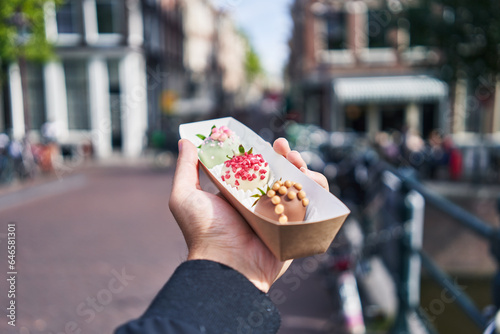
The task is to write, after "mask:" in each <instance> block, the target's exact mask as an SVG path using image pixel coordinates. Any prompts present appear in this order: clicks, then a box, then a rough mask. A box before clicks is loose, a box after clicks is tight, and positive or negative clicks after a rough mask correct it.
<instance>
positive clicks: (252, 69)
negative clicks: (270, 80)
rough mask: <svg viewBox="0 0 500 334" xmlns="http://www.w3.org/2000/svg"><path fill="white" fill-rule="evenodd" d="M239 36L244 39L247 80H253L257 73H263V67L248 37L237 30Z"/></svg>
mask: <svg viewBox="0 0 500 334" xmlns="http://www.w3.org/2000/svg"><path fill="white" fill-rule="evenodd" d="M239 34H240V36H241V37H242V38H243V39H244V40H245V44H246V53H245V73H246V76H247V80H248V81H253V80H254V79H255V78H257V77H258V76H259V75H261V74H263V73H264V68H263V67H262V63H261V61H260V57H259V55H258V54H257V52H256V51H255V49H254V47H253V45H252V43H251V42H250V38H249V37H248V35H247V34H246V33H245V32H244V31H243V30H240V31H239Z"/></svg>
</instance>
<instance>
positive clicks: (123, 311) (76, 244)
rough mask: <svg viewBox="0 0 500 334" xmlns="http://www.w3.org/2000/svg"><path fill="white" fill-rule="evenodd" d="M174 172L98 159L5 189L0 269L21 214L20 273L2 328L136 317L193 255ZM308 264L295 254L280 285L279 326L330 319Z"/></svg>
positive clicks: (1, 287) (35, 329) (83, 325)
mask: <svg viewBox="0 0 500 334" xmlns="http://www.w3.org/2000/svg"><path fill="white" fill-rule="evenodd" d="M172 174H173V171H172V170H163V171H158V170H153V169H151V168H149V167H148V166H144V165H139V166H134V167H112V166H107V167H99V168H98V167H91V168H86V169H84V170H80V171H78V172H73V173H70V174H67V175H64V177H63V178H62V179H61V180H48V181H45V182H41V183H40V184H38V185H35V186H31V187H28V188H25V189H21V190H17V191H15V192H10V193H9V192H8V193H4V194H3V195H1V196H0V217H1V220H0V248H1V250H0V255H1V258H0V272H3V273H4V274H3V275H1V276H5V275H6V272H7V271H8V269H7V263H6V260H7V259H6V250H5V249H4V248H6V241H7V235H6V233H7V224H8V223H9V222H15V224H16V233H17V246H18V251H17V268H16V269H17V272H18V274H17V287H16V290H17V291H16V294H17V295H16V303H17V304H16V305H17V323H16V325H17V326H16V327H15V328H12V327H11V326H8V325H7V324H6V316H5V312H6V311H5V307H4V306H6V305H7V303H8V300H7V293H6V291H7V285H6V283H5V280H3V279H2V281H1V283H0V305H1V309H2V310H3V311H0V313H1V314H0V332H1V333H7V334H11V333H16V334H17V333H23V334H28V333H29V334H41V333H43V334H49V333H54V334H55V333H57V334H59V333H82V334H84V333H92V334H93V333H96V334H102V333H112V331H113V329H114V328H115V327H116V326H118V325H119V324H121V323H123V322H125V321H127V320H129V319H131V318H135V317H137V316H139V315H140V314H141V313H142V312H143V311H144V310H145V308H146V307H147V306H148V304H149V302H150V301H151V299H152V298H153V297H154V295H155V294H156V292H157V291H158V290H159V289H160V288H161V286H162V285H163V284H164V283H165V281H166V280H167V279H168V277H169V276H170V275H171V274H172V272H173V270H174V269H175V267H176V266H177V265H178V264H179V263H180V262H181V261H182V260H183V259H184V258H185V256H186V248H185V246H184V242H183V239H182V235H181V233H180V231H179V230H178V228H177V226H176V224H175V221H174V219H173V217H172V215H171V214H170V212H169V210H168V206H167V202H168V195H169V193H170V187H171V180H172ZM202 184H208V181H207V180H205V181H202ZM308 265H310V264H308V263H306V262H304V261H297V262H296V263H295V267H294V268H295V269H294V270H295V271H292V272H291V273H289V274H288V276H287V280H285V281H281V282H279V283H277V284H276V285H275V287H274V290H273V291H275V293H274V298H275V299H276V301H277V302H278V304H279V308H280V310H281V311H282V316H283V327H282V330H281V331H280V333H281V334H294V333H302V334H307V333H311V334H313V333H326V332H327V329H328V328H331V323H330V320H331V319H332V313H333V308H332V305H331V303H330V299H329V297H328V292H327V289H326V286H325V283H324V280H323V277H322V276H321V275H320V274H319V273H317V272H310V270H309V271H308V272H304V268H310V267H307V266H308ZM304 266H306V267H304ZM292 269H293V268H292ZM297 282H298V284H297ZM78 329H81V332H79V331H78Z"/></svg>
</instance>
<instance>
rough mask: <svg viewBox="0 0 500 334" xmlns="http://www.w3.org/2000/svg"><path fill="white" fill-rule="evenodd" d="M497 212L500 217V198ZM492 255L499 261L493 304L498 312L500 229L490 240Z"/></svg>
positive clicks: (494, 284)
mask: <svg viewBox="0 0 500 334" xmlns="http://www.w3.org/2000/svg"><path fill="white" fill-rule="evenodd" d="M497 212H498V216H499V217H500V196H498V198H497ZM490 242H491V254H492V256H493V258H494V259H495V260H496V261H497V274H496V275H495V278H494V279H493V302H494V303H495V306H496V308H497V310H500V228H497V229H496V231H495V232H494V233H493V236H492V238H491V240H490Z"/></svg>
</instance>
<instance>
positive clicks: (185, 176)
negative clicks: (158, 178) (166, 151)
mask: <svg viewBox="0 0 500 334" xmlns="http://www.w3.org/2000/svg"><path fill="white" fill-rule="evenodd" d="M195 189H200V178H199V175H198V151H197V149H196V147H195V146H194V145H193V143H191V142H190V141H189V140H187V139H181V140H179V157H178V158H177V167H176V168H175V175H174V184H173V187H172V192H173V193H174V194H182V193H183V192H185V191H188V192H190V191H193V190H195Z"/></svg>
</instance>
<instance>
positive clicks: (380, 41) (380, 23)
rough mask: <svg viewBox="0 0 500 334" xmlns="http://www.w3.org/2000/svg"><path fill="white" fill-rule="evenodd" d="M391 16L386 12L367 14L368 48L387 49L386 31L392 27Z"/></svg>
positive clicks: (377, 11) (372, 11)
mask: <svg viewBox="0 0 500 334" xmlns="http://www.w3.org/2000/svg"><path fill="white" fill-rule="evenodd" d="M392 20H393V18H392V15H391V13H390V12H389V11H388V10H371V11H369V12H368V46H369V47H370V48H385V47H388V46H389V45H388V41H387V31H388V30H389V29H390V28H391V27H392Z"/></svg>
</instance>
